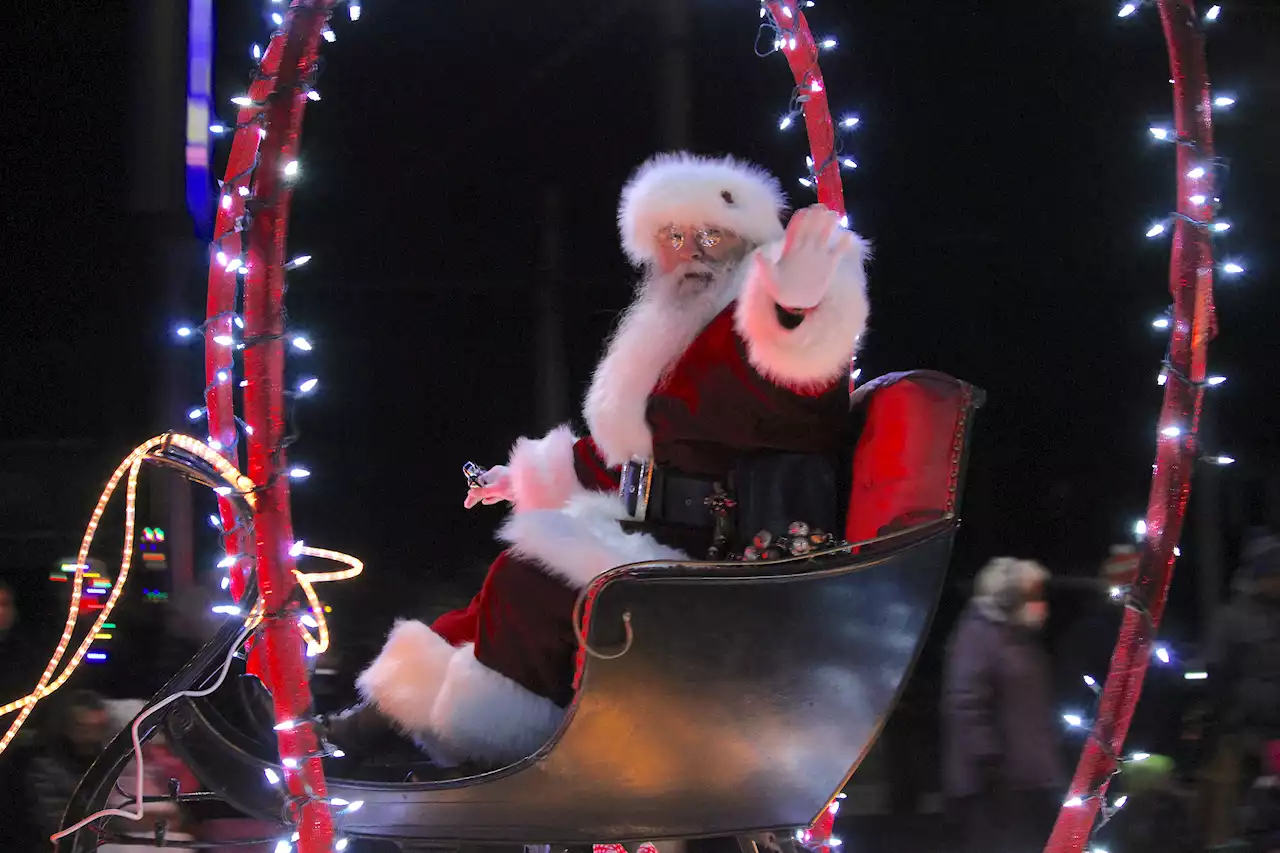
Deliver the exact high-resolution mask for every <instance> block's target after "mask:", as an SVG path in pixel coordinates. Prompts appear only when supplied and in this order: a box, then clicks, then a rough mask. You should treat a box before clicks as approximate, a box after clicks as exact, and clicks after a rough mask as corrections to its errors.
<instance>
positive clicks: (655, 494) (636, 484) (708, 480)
mask: <svg viewBox="0 0 1280 853" xmlns="http://www.w3.org/2000/svg"><path fill="white" fill-rule="evenodd" d="M725 486H726V484H725V483H724V482H723V480H718V479H715V478H712V477H700V476H696V475H693V474H686V473H684V472H682V471H679V470H677V469H675V468H672V467H671V466H669V465H654V464H653V463H650V462H631V463H628V464H627V465H625V466H623V469H622V480H621V484H620V486H619V490H618V491H619V494H620V496H621V498H622V503H623V506H624V507H625V508H626V511H627V516H628V518H629V520H630V521H636V522H645V523H649V524H679V525H682V526H685V527H705V528H708V529H711V528H713V527H715V523H716V515H715V512H714V509H715V505H716V503H717V498H718V497H719V496H727V493H726V490H725Z"/></svg>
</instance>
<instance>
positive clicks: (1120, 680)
mask: <svg viewBox="0 0 1280 853" xmlns="http://www.w3.org/2000/svg"><path fill="white" fill-rule="evenodd" d="M1156 5H1157V6H1158V7H1159V9H1160V18H1161V20H1162V22H1163V24H1164V35H1165V41H1166V43H1167V45H1168V49H1169V67H1170V70H1171V72H1172V77H1173V103H1174V114H1175V121H1176V131H1177V134H1178V140H1177V170H1178V173H1177V187H1178V205H1177V215H1176V217H1175V223H1176V224H1175V227H1174V234H1173V250H1172V256H1171V260H1170V271H1169V291H1170V293H1171V294H1172V296H1173V330H1172V333H1171V341H1170V346H1169V366H1168V369H1167V370H1166V375H1167V379H1166V382H1165V386H1164V405H1163V407H1162V409H1161V412H1160V422H1159V425H1158V430H1159V438H1158V447H1157V452H1156V461H1155V468H1154V475H1153V477H1152V481H1151V493H1150V497H1149V499H1148V504H1147V517H1146V524H1147V532H1146V538H1145V541H1144V547H1143V551H1142V559H1141V562H1140V563H1139V567H1138V576H1137V579H1136V580H1135V582H1134V585H1133V587H1132V591H1131V593H1130V602H1131V606H1130V607H1129V608H1128V609H1126V611H1125V617H1124V622H1123V624H1122V626H1121V628H1120V637H1119V639H1118V641H1117V643H1116V648H1115V652H1114V653H1113V654H1112V657H1111V668H1110V671H1109V672H1108V673H1107V682H1106V685H1105V687H1104V688H1103V691H1102V697H1101V699H1100V700H1099V704H1098V712H1097V720H1096V722H1095V723H1094V727H1093V732H1092V737H1091V738H1090V740H1089V742H1088V743H1087V744H1086V746H1085V748H1084V751H1083V753H1082V754H1081V756H1080V763H1079V764H1078V765H1077V767H1076V774H1075V778H1074V779H1073V780H1072V782H1071V789H1070V793H1069V798H1068V800H1067V802H1068V803H1072V804H1073V805H1068V806H1064V808H1063V809H1062V812H1061V813H1060V814H1059V815H1058V821H1057V824H1056V826H1054V829H1053V835H1052V836H1051V838H1050V839H1049V844H1048V846H1047V847H1046V848H1045V850H1046V853H1080V851H1081V850H1083V849H1084V845H1085V844H1087V843H1088V841H1089V838H1090V835H1091V833H1092V829H1093V824H1094V818H1095V815H1096V814H1097V811H1098V809H1099V806H1100V805H1101V801H1102V798H1103V797H1105V796H1106V792H1107V787H1108V784H1109V782H1110V779H1111V776H1112V774H1113V773H1114V771H1115V770H1116V769H1117V763H1116V759H1115V758H1114V757H1113V756H1120V755H1122V751H1123V749H1124V741H1125V735H1126V734H1127V733H1128V730H1129V723H1130V722H1131V721H1132V718H1133V711H1134V708H1135V707H1136V706H1137V703H1138V697H1139V695H1140V694H1141V692H1142V681H1143V677H1144V676H1145V674H1146V670H1147V664H1148V662H1149V660H1150V658H1151V644H1152V641H1153V640H1154V639H1155V636H1156V631H1157V629H1158V628H1159V625H1160V617H1161V615H1162V614H1163V612H1164V606H1165V599H1166V596H1167V593H1168V589H1169V582H1170V580H1171V579H1172V577H1173V559H1174V554H1173V549H1174V548H1175V547H1176V546H1177V544H1178V538H1179V536H1180V535H1181V533H1182V522H1183V517H1184V515H1185V514H1186V509H1187V499H1188V497H1189V496H1190V493H1191V470H1192V467H1193V466H1194V464H1195V461H1196V457H1197V455H1198V448H1197V442H1196V431H1197V427H1198V425H1199V420H1200V409H1201V404H1202V402H1203V395H1204V386H1203V383H1204V379H1205V366H1206V365H1205V362H1206V357H1207V353H1208V344H1209V341H1210V339H1211V338H1212V337H1213V336H1214V334H1215V333H1216V327H1215V318H1214V311H1213V250H1212V247H1211V245H1210V241H1209V224H1210V222H1209V220H1210V219H1211V218H1212V216H1213V208H1214V196H1215V189H1214V182H1215V170H1214V168H1213V115H1212V108H1211V103H1210V90H1209V77H1208V74H1207V72H1206V69H1205V58H1204V39H1203V36H1202V34H1201V32H1200V26H1199V21H1198V18H1197V16H1196V11H1195V6H1194V4H1193V2H1192V0H1157V4H1156ZM1200 168H1203V169H1204V174H1203V176H1202V177H1200V176H1198V177H1192V175H1194V174H1198V173H1197V172H1196V171H1193V170H1198V169H1200ZM1102 744H1105V748H1103V746H1102ZM1077 801H1080V802H1079V804H1078V805H1076V804H1075V803H1076V802H1077Z"/></svg>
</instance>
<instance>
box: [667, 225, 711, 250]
mask: <svg viewBox="0 0 1280 853" xmlns="http://www.w3.org/2000/svg"><path fill="white" fill-rule="evenodd" d="M689 237H692V238H693V240H694V242H695V243H696V244H697V245H698V247H699V248H702V249H714V248H715V247H716V246H719V245H720V243H721V241H722V240H724V234H722V233H721V232H720V231H718V230H717V229H715V228H699V229H697V230H696V231H693V232H692V233H689V234H686V233H685V232H684V231H683V230H681V229H679V228H676V227H675V226H671V225H668V226H667V227H666V228H663V229H662V230H661V231H659V232H658V239H660V240H662V241H663V242H664V243H666V244H667V245H668V246H670V247H671V248H672V249H675V250H676V251H679V250H681V249H683V248H684V241H685V240H686V239H688V238H689Z"/></svg>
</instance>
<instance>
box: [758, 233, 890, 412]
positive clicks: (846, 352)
mask: <svg viewBox="0 0 1280 853" xmlns="http://www.w3.org/2000/svg"><path fill="white" fill-rule="evenodd" d="M854 237H855V239H856V245H857V247H858V251H857V252H856V253H854V254H852V255H850V256H849V257H848V259H847V260H846V261H845V262H844V263H842V264H841V265H840V266H839V267H837V268H836V271H835V274H834V275H833V276H832V280H831V285H830V287H829V288H828V290H827V293H826V295H825V296H824V297H823V299H822V301H821V302H819V303H818V304H817V306H815V307H814V308H813V309H811V310H810V311H809V312H808V313H807V314H806V315H805V318H804V320H803V322H801V323H800V325H799V326H797V327H796V328H794V329H787V328H785V327H784V326H783V325H782V324H781V323H779V322H778V316H777V308H776V306H775V303H774V299H773V295H772V293H771V292H770V290H769V287H768V285H767V283H766V282H765V281H763V275H762V274H761V273H760V271H759V270H758V268H757V265H756V263H755V258H751V257H748V258H747V259H746V261H744V263H745V264H747V272H746V281H745V282H743V287H742V294H741V296H740V297H739V298H738V304H737V306H736V308H735V313H734V326H735V328H736V329H737V330H738V334H740V335H742V337H743V339H744V340H745V341H746V343H747V357H748V359H749V360H750V361H751V366H752V367H754V368H755V369H756V370H758V371H759V372H760V375H761V376H763V377H765V378H766V379H768V380H770V381H772V382H775V383H777V384H779V385H782V386H784V387H787V388H790V389H792V390H795V391H800V392H804V391H810V390H814V389H819V388H822V387H824V386H826V385H828V384H830V383H831V382H832V381H833V380H836V379H839V378H841V377H843V376H845V375H846V374H847V373H848V370H849V363H850V360H851V359H852V358H853V355H854V352H855V351H856V350H857V346H858V338H860V337H861V336H862V333H863V332H864V331H865V330H866V327H867V316H868V314H869V313H870V306H869V305H868V302H867V277H866V271H865V269H864V266H865V263H866V259H867V256H868V248H867V244H866V243H865V242H864V241H863V240H862V238H860V237H857V235H854ZM756 251H758V252H766V253H767V256H768V257H770V258H773V259H775V260H776V257H777V254H778V252H779V251H780V245H779V244H773V245H770V246H765V247H762V248H760V249H757V250H756Z"/></svg>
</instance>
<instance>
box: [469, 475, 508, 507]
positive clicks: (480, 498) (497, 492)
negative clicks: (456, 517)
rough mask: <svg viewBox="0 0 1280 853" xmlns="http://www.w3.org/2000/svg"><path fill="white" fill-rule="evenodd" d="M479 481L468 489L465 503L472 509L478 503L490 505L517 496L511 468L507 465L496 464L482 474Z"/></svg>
mask: <svg viewBox="0 0 1280 853" xmlns="http://www.w3.org/2000/svg"><path fill="white" fill-rule="evenodd" d="M477 482H479V485H478V486H472V487H471V488H470V489H468V490H467V499H466V501H465V502H464V503H463V506H464V507H465V508H466V509H471V508H472V507H473V506H475V505H476V504H484V505H485V506H490V505H492V504H496V503H501V502H502V501H510V500H512V499H513V498H514V497H515V490H514V488H513V485H512V482H511V469H510V468H508V467H507V466H505V465H494V466H493V467H492V468H490V469H489V470H488V471H485V472H484V473H483V474H481V475H480V477H479V480H478V481H477Z"/></svg>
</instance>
